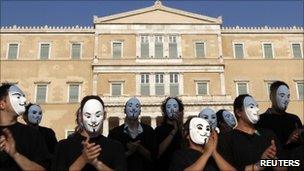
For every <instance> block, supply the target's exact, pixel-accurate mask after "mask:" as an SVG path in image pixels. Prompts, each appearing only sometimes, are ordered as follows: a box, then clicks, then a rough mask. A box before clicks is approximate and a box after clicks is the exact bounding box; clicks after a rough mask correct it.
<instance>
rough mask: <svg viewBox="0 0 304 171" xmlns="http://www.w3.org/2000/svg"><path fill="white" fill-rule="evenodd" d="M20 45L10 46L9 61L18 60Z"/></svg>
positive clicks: (13, 44) (12, 44)
mask: <svg viewBox="0 0 304 171" xmlns="http://www.w3.org/2000/svg"><path fill="white" fill-rule="evenodd" d="M18 48H19V45H18V44H17V43H11V44H9V45H8V53H7V59H17V56H18Z"/></svg>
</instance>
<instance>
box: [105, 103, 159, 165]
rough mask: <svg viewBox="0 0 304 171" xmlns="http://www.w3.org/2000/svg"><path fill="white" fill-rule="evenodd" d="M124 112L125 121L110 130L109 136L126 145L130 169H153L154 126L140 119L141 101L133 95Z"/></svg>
mask: <svg viewBox="0 0 304 171" xmlns="http://www.w3.org/2000/svg"><path fill="white" fill-rule="evenodd" d="M124 113H125V115H126V118H125V123H124V124H123V125H121V126H118V127H116V128H113V129H112V130H110V132H109V135H108V138H111V139H115V140H117V141H119V142H121V143H122V144H123V145H124V147H125V156H126V160H127V168H128V170H132V171H141V170H147V171H149V170H153V169H152V149H153V128H152V127H151V126H149V125H146V124H144V123H142V122H140V121H139V116H140V114H141V103H140V101H139V100H138V98H136V97H132V98H130V99H129V100H128V101H127V102H126V104H125V108H124Z"/></svg>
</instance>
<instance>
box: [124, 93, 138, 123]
mask: <svg viewBox="0 0 304 171" xmlns="http://www.w3.org/2000/svg"><path fill="white" fill-rule="evenodd" d="M125 109H126V114H127V117H128V118H129V119H137V118H138V116H139V115H140V112H141V104H140V102H139V100H138V99H137V98H136V97H132V98H130V99H129V100H128V101H127V103H126V106H125Z"/></svg>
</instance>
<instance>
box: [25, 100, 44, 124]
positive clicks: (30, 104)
mask: <svg viewBox="0 0 304 171" xmlns="http://www.w3.org/2000/svg"><path fill="white" fill-rule="evenodd" d="M33 105H37V106H39V107H40V105H38V104H35V103H29V104H28V105H26V106H25V112H24V113H23V115H22V117H23V120H24V121H25V122H26V123H28V111H29V109H30V107H31V106H33Z"/></svg>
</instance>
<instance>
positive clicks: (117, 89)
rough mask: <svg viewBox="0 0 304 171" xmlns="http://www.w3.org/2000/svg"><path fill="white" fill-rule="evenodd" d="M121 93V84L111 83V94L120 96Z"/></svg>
mask: <svg viewBox="0 0 304 171" xmlns="http://www.w3.org/2000/svg"><path fill="white" fill-rule="evenodd" d="M120 95H121V84H120V83H114V84H112V96H120Z"/></svg>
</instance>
